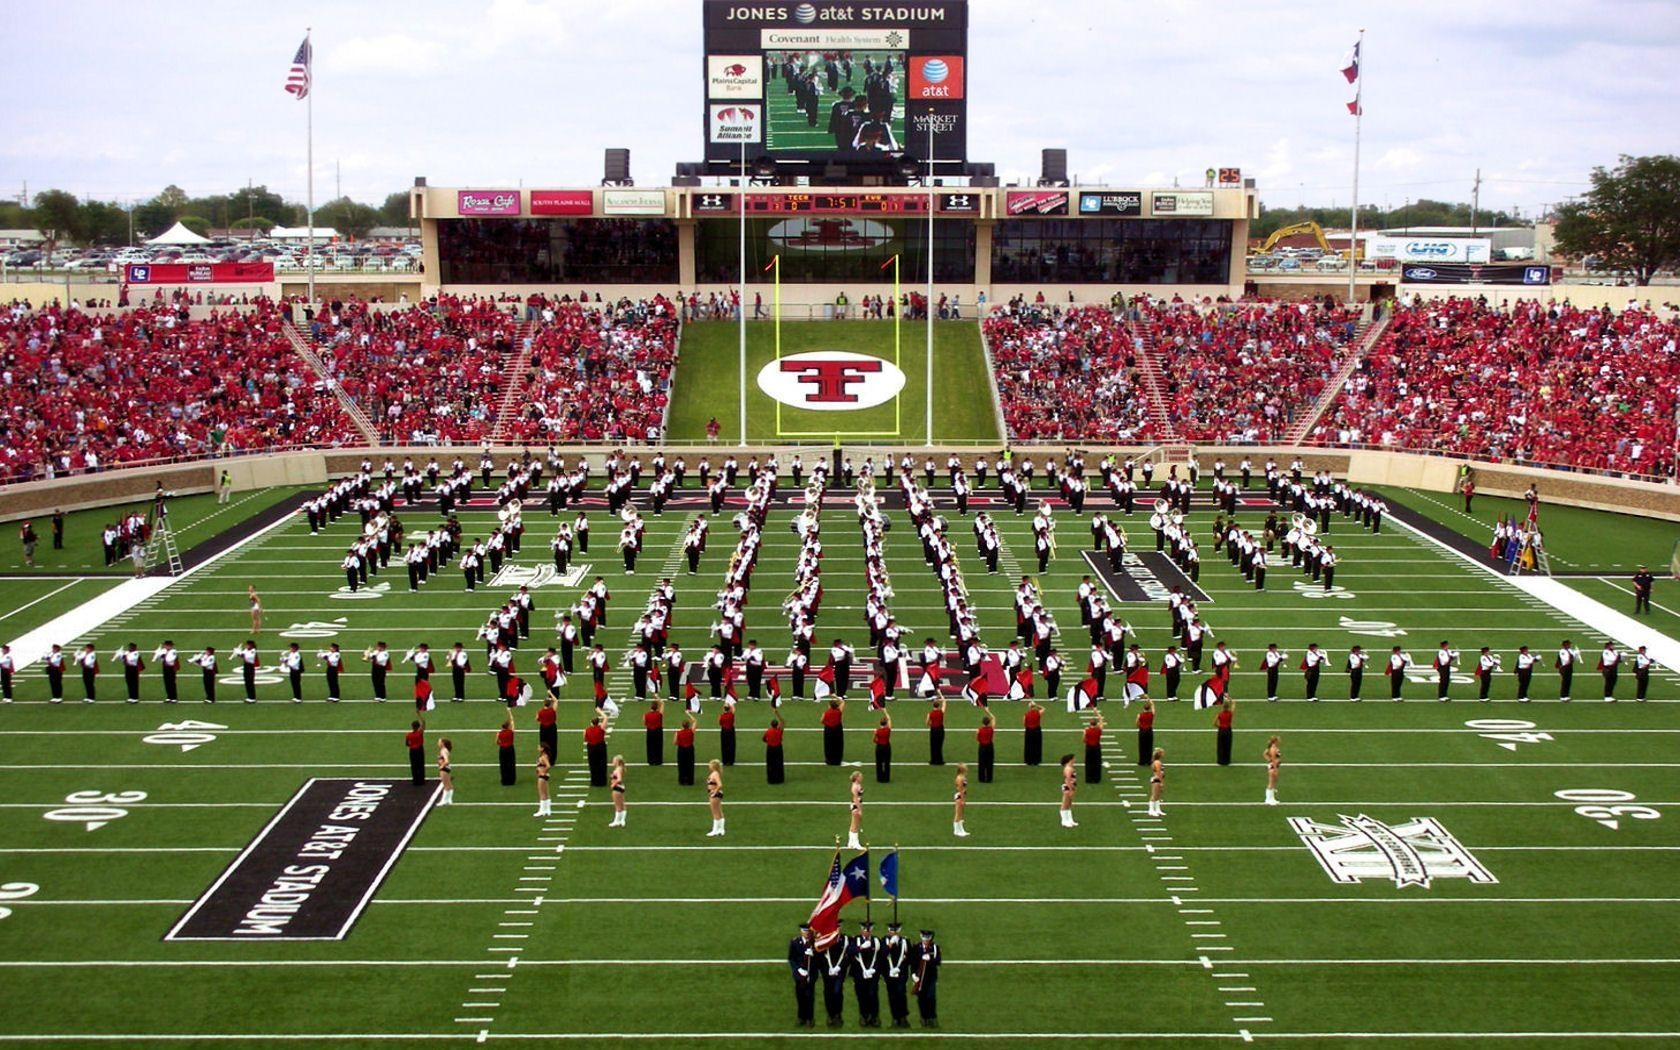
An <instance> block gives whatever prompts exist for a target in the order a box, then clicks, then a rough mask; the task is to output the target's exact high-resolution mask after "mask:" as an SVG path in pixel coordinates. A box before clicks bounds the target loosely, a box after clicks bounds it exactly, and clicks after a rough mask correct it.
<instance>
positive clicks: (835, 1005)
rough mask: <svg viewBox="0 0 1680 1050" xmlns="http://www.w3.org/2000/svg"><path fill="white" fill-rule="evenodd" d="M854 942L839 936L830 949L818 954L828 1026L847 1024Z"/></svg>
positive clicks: (829, 943) (830, 942)
mask: <svg viewBox="0 0 1680 1050" xmlns="http://www.w3.org/2000/svg"><path fill="white" fill-rule="evenodd" d="M851 948H852V942H851V940H850V939H849V938H847V937H845V936H843V935H839V934H837V935H836V936H835V937H834V939H833V940H831V941H829V942H828V947H826V948H824V949H823V950H822V951H820V952H818V953H817V965H818V967H819V968H820V970H821V974H822V990H823V1010H824V1012H826V1013H827V1014H828V1026H829V1027H830V1028H839V1027H840V1026H841V1025H843V1024H844V1023H845V1017H844V1016H843V1015H844V1012H845V1009H846V974H847V972H848V971H849V970H850V969H851Z"/></svg>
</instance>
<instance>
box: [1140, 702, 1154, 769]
mask: <svg viewBox="0 0 1680 1050" xmlns="http://www.w3.org/2000/svg"><path fill="white" fill-rule="evenodd" d="M1137 731H1138V757H1137V764H1138V765H1140V766H1147V765H1148V764H1149V756H1150V755H1151V754H1153V753H1154V751H1155V701H1153V700H1145V701H1144V702H1143V710H1141V711H1139V712H1138V716H1137Z"/></svg>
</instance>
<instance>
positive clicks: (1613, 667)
mask: <svg viewBox="0 0 1680 1050" xmlns="http://www.w3.org/2000/svg"><path fill="white" fill-rule="evenodd" d="M1621 666H1622V654H1621V652H1620V651H1619V650H1617V648H1616V643H1615V642H1605V643H1604V650H1603V651H1602V652H1600V653H1599V654H1598V672H1599V674H1602V675H1603V676H1604V702H1605V703H1607V704H1613V703H1615V702H1616V675H1617V673H1618V672H1619V671H1620V670H1621Z"/></svg>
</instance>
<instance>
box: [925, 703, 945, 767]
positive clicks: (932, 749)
mask: <svg viewBox="0 0 1680 1050" xmlns="http://www.w3.org/2000/svg"><path fill="white" fill-rule="evenodd" d="M927 727H928V765H930V766H942V765H944V764H945V698H944V697H942V696H941V697H936V698H935V699H934V701H933V707H932V708H931V709H929V711H928V713H927Z"/></svg>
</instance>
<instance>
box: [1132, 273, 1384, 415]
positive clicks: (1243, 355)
mask: <svg viewBox="0 0 1680 1050" xmlns="http://www.w3.org/2000/svg"><path fill="white" fill-rule="evenodd" d="M1133 309H1134V311H1135V312H1136V314H1137V317H1138V321H1137V323H1138V324H1140V325H1141V326H1144V327H1146V328H1147V329H1148V330H1149V332H1150V334H1151V335H1152V336H1153V341H1152V347H1151V350H1152V352H1153V354H1154V355H1155V361H1156V365H1157V367H1158V368H1159V372H1160V376H1161V379H1160V385H1161V397H1162V400H1163V402H1164V407H1165V409H1166V411H1167V413H1168V414H1169V415H1170V416H1171V417H1172V421H1173V426H1174V427H1175V428H1176V429H1177V431H1178V433H1179V436H1180V437H1182V438H1184V439H1185V440H1188V441H1220V442H1240V443H1245V444H1254V443H1262V444H1263V443H1267V442H1273V441H1278V440H1281V439H1282V438H1283V436H1284V434H1285V433H1286V432H1287V431H1288V429H1289V424H1290V423H1291V422H1292V421H1293V419H1294V418H1295V415H1296V413H1297V412H1301V411H1305V410H1307V409H1309V408H1310V407H1311V406H1312V405H1313V404H1314V403H1315V402H1316V401H1317V399H1318V397H1319V395H1320V394H1321V393H1323V391H1324V385H1325V383H1327V382H1328V381H1329V380H1330V378H1331V377H1332V376H1333V375H1334V373H1335V369H1336V367H1337V365H1338V362H1340V360H1341V359H1342V356H1343V355H1344V354H1345V353H1346V352H1347V351H1348V349H1349V347H1350V344H1351V343H1352V341H1353V338H1354V335H1355V333H1356V331H1357V325H1358V320H1359V314H1358V312H1357V311H1354V310H1349V309H1347V308H1346V307H1344V306H1341V305H1338V304H1335V303H1313V302H1299V303H1280V302H1240V303H1198V302H1182V301H1176V300H1175V301H1173V302H1170V303H1167V302H1162V303H1152V302H1149V301H1147V300H1141V299H1140V300H1138V301H1137V302H1136V303H1134V304H1133Z"/></svg>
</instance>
